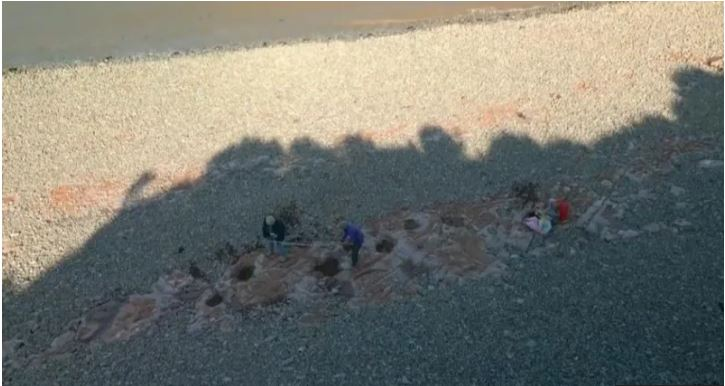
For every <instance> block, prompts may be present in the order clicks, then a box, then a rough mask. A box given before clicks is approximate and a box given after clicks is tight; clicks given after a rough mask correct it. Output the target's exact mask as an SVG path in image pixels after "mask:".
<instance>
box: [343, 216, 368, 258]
mask: <svg viewBox="0 0 725 386" xmlns="http://www.w3.org/2000/svg"><path fill="white" fill-rule="evenodd" d="M344 231H345V233H344V234H343V235H342V242H343V243H344V242H345V241H348V242H350V243H351V244H352V252H351V254H350V257H351V258H352V266H353V267H354V266H355V265H357V261H358V258H359V257H360V248H361V247H362V245H363V242H364V241H365V236H364V235H363V232H362V230H361V229H360V228H358V227H356V226H354V225H352V224H349V223H348V224H345V229H344Z"/></svg>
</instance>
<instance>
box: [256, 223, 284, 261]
mask: <svg viewBox="0 0 725 386" xmlns="http://www.w3.org/2000/svg"><path fill="white" fill-rule="evenodd" d="M285 231H286V229H285V226H284V224H283V223H282V221H280V220H277V219H276V218H274V216H267V217H265V219H264V223H263V224H262V236H264V238H265V239H267V241H268V243H267V245H268V247H269V252H270V253H271V254H279V255H280V256H282V257H285V255H286V253H287V251H286V250H285V247H284V244H282V243H283V242H284V237H285Z"/></svg>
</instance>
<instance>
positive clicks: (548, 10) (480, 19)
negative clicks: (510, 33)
mask: <svg viewBox="0 0 725 386" xmlns="http://www.w3.org/2000/svg"><path fill="white" fill-rule="evenodd" d="M607 4H613V3H611V2H595V3H592V2H582V1H576V2H566V3H558V4H546V5H542V6H532V7H528V8H515V9H486V10H475V11H472V12H470V13H469V14H465V15H459V16H456V17H452V18H451V17H443V18H431V19H422V20H414V21H410V22H406V23H400V24H397V25H388V26H375V27H371V28H369V29H364V30H362V31H360V30H343V31H338V32H332V33H316V34H310V35H303V36H299V37H296V38H279V39H263V40H257V41H255V42H252V43H243V44H217V45H213V46H211V47H207V48H188V49H182V50H178V49H176V50H174V49H167V50H159V51H149V52H138V53H136V54H130V55H126V56H119V57H114V56H111V55H109V56H106V57H104V58H87V59H75V60H70V61H68V60H62V61H57V62H48V61H44V62H43V61H41V62H39V63H36V64H33V65H17V66H7V67H6V66H5V65H3V69H2V74H3V76H7V75H11V74H22V73H28V72H37V71H45V70H55V69H62V68H78V67H94V66H98V65H105V64H114V63H124V64H128V63H139V62H141V63H142V62H149V61H151V62H153V61H162V60H168V59H171V58H177V57H184V58H193V57H199V56H204V55H211V54H218V53H230V52H243V51H253V50H257V49H262V48H273V47H280V46H294V45H299V44H304V43H322V42H354V41H359V40H365V39H370V38H382V37H388V36H395V35H404V34H407V33H411V32H415V31H421V30H423V31H429V30H432V29H435V28H439V27H443V26H450V25H471V24H482V25H488V24H495V23H498V22H501V21H513V20H525V19H529V18H537V17H541V16H545V15H552V14H561V13H567V12H572V11H581V10H585V9H594V8H597V7H601V6H604V5H607Z"/></svg>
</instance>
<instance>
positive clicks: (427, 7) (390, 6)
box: [3, 2, 557, 68]
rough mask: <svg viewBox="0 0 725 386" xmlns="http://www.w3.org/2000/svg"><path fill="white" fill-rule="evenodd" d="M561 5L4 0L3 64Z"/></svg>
mask: <svg viewBox="0 0 725 386" xmlns="http://www.w3.org/2000/svg"><path fill="white" fill-rule="evenodd" d="M555 4H557V3H555V2H493V3H492V2H445V3H443V2H439V3H424V2H405V3H404V2H386V3H371V2H360V3H338V2H325V3H322V2H304V3H301V2H275V3H265V2H245V3H234V2H225V3H222V2H218V3H212V2H209V3H206V2H205V3H200V2H185V3H159V2H143V3H121V2H118V3H98V2H83V3H61V2H58V3H47V2H33V3H30V2H28V3H21V2H18V3H6V4H4V6H3V68H9V67H22V66H34V65H48V64H54V63H67V62H73V61H76V60H81V61H86V60H99V59H104V58H107V57H127V56H133V55H139V54H144V53H150V52H154V53H159V52H174V51H181V52H184V51H188V50H201V49H208V48H214V47H218V46H237V47H238V46H250V45H262V44H272V43H273V42H281V41H284V40H295V39H319V38H323V37H333V36H336V35H340V34H344V35H348V36H359V35H360V34H367V33H369V32H370V31H374V30H380V29H390V28H395V27H400V28H402V29H403V30H406V29H408V28H414V26H415V25H418V24H420V23H421V22H434V21H440V20H450V19H460V18H461V17H467V16H471V15H475V14H480V13H486V12H489V13H490V12H491V11H502V10H512V9H520V8H539V7H544V6H551V5H555Z"/></svg>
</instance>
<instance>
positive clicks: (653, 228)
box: [642, 222, 665, 233]
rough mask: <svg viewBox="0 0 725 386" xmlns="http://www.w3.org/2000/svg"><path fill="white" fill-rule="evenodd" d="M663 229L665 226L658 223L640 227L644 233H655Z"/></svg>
mask: <svg viewBox="0 0 725 386" xmlns="http://www.w3.org/2000/svg"><path fill="white" fill-rule="evenodd" d="M664 228H665V226H664V225H663V224H662V223H659V222H653V223H649V224H647V225H645V226H643V227H642V229H644V230H645V231H647V232H649V233H656V232H659V231H661V230H662V229H664Z"/></svg>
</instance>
